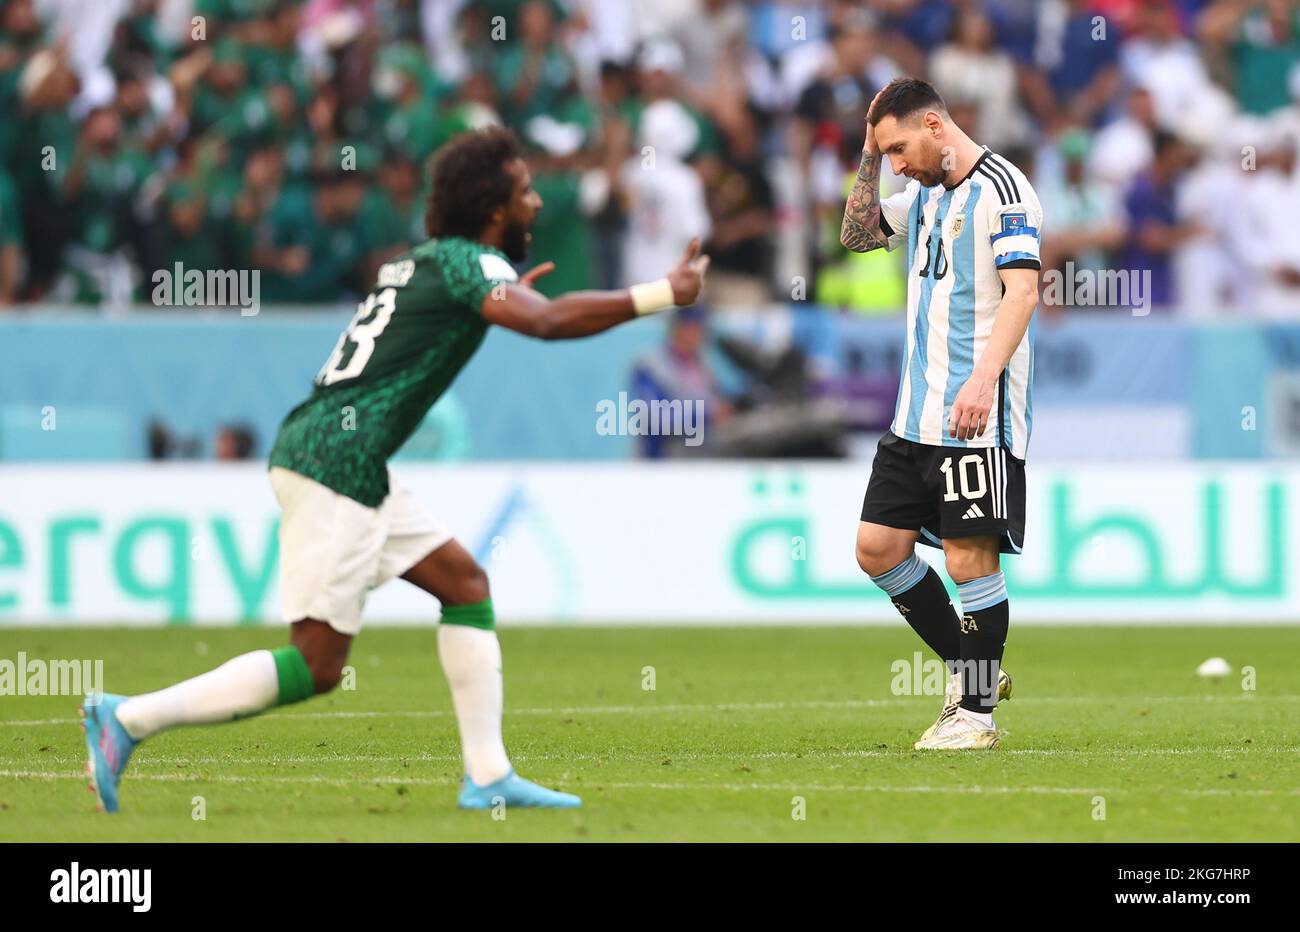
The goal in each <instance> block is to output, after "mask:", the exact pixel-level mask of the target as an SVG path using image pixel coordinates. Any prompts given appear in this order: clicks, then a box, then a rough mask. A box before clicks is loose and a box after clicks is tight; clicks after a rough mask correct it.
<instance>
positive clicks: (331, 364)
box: [271, 237, 517, 508]
mask: <svg viewBox="0 0 1300 932" xmlns="http://www.w3.org/2000/svg"><path fill="white" fill-rule="evenodd" d="M516 280H517V275H516V274H515V270H514V269H513V268H512V267H511V265H510V263H509V262H508V261H507V260H506V257H505V256H504V255H502V254H501V253H500V252H498V251H497V250H495V249H493V248H492V247H490V246H485V245H483V244H482V243H477V242H474V241H472V240H468V239H462V238H460V237H446V238H442V239H432V240H429V241H428V242H426V243H424V244H423V245H421V246H417V247H416V248H415V249H414V250H412V251H411V252H409V253H406V254H405V255H402V256H399V257H398V258H396V259H394V260H393V261H391V262H388V263H386V264H385V265H383V266H381V267H380V269H379V274H378V276H377V281H376V284H375V290H374V291H373V292H372V293H371V294H370V296H369V297H368V298H366V300H365V301H363V302H362V303H361V305H360V306H359V307H358V309H357V313H356V316H355V317H353V318H352V322H351V323H350V324H349V325H348V328H347V329H346V330H345V331H344V332H343V335H342V336H341V337H340V338H339V342H338V345H337V346H335V348H334V352H333V353H332V354H331V355H330V357H329V359H328V360H326V362H325V365H324V366H323V367H322V368H321V370H320V372H319V373H318V374H317V376H316V380H315V387H314V388H313V390H312V393H311V395H310V396H309V397H308V398H307V400H306V401H304V402H303V403H302V404H300V405H298V407H296V408H294V409H293V410H292V411H290V412H289V416H288V417H286V418H285V419H284V423H283V424H282V425H280V432H279V434H278V435H277V436H276V438H275V445H274V446H273V447H272V449H271V465H272V466H283V467H284V468H285V469H290V470H293V471H294V472H296V473H299V474H300V475H304V476H307V477H308V478H309V479H314V480H316V481H317V482H319V483H321V484H322V485H325V486H328V487H329V488H331V489H333V490H334V491H336V492H338V493H340V494H342V495H346V496H348V497H349V498H352V499H355V500H356V501H358V502H360V503H361V504H363V505H366V506H368V507H371V508H375V507H378V506H379V503H380V502H382V501H383V500H384V497H385V496H386V495H388V459H389V457H391V456H392V455H393V454H394V453H396V452H397V450H398V448H400V447H401V446H402V444H403V443H405V442H406V439H407V438H408V437H409V436H410V435H411V433H412V432H413V431H414V430H415V428H416V427H418V426H419V425H420V422H421V421H422V420H423V419H424V416H425V414H426V413H428V411H429V408H430V407H431V406H432V405H433V403H434V402H435V401H437V400H438V398H439V397H440V396H441V395H442V393H443V392H445V391H446V390H447V386H449V385H450V384H451V382H452V380H453V379H455V378H456V374H457V373H458V372H460V370H461V369H463V368H464V367H465V364H466V363H467V362H469V360H470V357H471V356H473V355H474V352H475V351H476V350H477V349H478V348H479V345H480V344H481V343H482V342H483V337H484V336H485V335H486V334H487V328H488V323H487V321H486V320H484V319H483V315H482V312H481V309H482V305H483V299H484V298H485V297H486V296H487V295H488V293H489V292H491V290H492V289H493V288H494V287H496V286H497V285H499V284H502V283H504V282H513V281H516Z"/></svg>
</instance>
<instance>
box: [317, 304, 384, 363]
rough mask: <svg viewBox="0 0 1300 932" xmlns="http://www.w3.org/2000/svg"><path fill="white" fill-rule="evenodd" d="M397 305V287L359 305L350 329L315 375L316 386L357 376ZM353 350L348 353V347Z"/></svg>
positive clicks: (344, 333) (345, 332)
mask: <svg viewBox="0 0 1300 932" xmlns="http://www.w3.org/2000/svg"><path fill="white" fill-rule="evenodd" d="M396 306H397V289H396V288H385V289H384V290H383V291H379V292H375V293H373V294H371V295H370V297H368V298H366V300H365V301H363V302H361V303H360V304H359V305H357V313H356V315H355V316H354V317H353V318H352V322H351V323H350V324H348V328H347V329H346V330H344V331H343V335H342V336H341V337H339V342H338V344H337V345H336V346H335V347H334V352H332V353H330V358H329V359H327V360H325V365H324V366H322V367H321V370H320V372H318V373H317V374H316V384H317V385H333V384H334V383H335V382H341V381H342V380H344V379H355V378H356V377H357V376H359V375H360V374H361V372H362V370H364V369H365V368H366V363H367V362H369V361H370V357H371V355H372V354H373V353H374V352H375V340H376V339H378V337H379V335H380V334H381V333H383V332H384V328H385V327H387V326H388V321H389V320H391V319H392V316H393V310H394V309H395V308H396ZM349 345H351V346H352V347H353V350H352V352H351V354H349V353H348V346H349Z"/></svg>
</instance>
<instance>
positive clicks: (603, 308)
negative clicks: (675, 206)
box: [482, 238, 709, 340]
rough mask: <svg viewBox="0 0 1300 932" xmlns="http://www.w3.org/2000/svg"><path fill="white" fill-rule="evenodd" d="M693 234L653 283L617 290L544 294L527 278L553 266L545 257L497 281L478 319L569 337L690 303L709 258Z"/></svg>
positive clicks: (517, 329)
mask: <svg viewBox="0 0 1300 932" xmlns="http://www.w3.org/2000/svg"><path fill="white" fill-rule="evenodd" d="M699 252H700V241H699V239H698V238H697V239H693V240H691V243H690V245H689V246H687V247H686V254H685V255H683V256H682V258H681V261H680V262H678V263H677V265H675V266H674V267H673V268H672V269H671V270H669V272H668V275H667V276H666V277H664V278H661V279H660V280H659V281H657V282H650V283H648V284H644V285H633V286H632V287H631V288H627V289H623V290H621V291H574V292H570V293H569V294H564V295H560V296H559V297H558V298H553V299H552V298H547V297H546V296H545V295H543V294H541V293H540V292H538V291H535V290H534V289H533V287H532V284H533V282H535V281H537V279H539V278H541V277H542V276H543V275H545V274H546V273H547V272H550V271H551V270H552V269H554V268H555V265H554V263H551V262H546V263H543V264H542V265H539V266H538V267H537V268H535V269H532V270H530V271H529V272H528V273H527V274H525V275H524V277H523V278H522V279H520V280H519V283H518V284H502V285H498V286H497V287H495V288H493V289H492V290H491V291H490V292H488V294H487V295H486V296H485V297H484V298H483V306H482V311H483V318H484V319H485V320H486V321H488V323H492V324H497V325H499V326H502V327H505V328H507V329H509V330H514V331H515V332H516V333H522V334H524V335H525V336H530V337H536V338H538V339H539V340H572V339H576V338H578V337H586V336H591V335H592V334H595V333H600V332H602V331H605V330H608V329H609V328H611V327H614V326H617V325H618V324H621V323H624V322H626V321H629V320H635V319H636V318H637V317H640V316H642V315H645V314H653V313H656V312H657V311H664V310H667V309H668V308H670V307H686V306H688V305H691V304H694V303H695V299H696V298H697V297H698V296H699V293H700V289H701V288H703V286H704V273H705V271H706V270H707V269H708V267H709V257H708V256H701V255H699Z"/></svg>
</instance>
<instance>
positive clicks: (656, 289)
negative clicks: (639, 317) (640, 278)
mask: <svg viewBox="0 0 1300 932" xmlns="http://www.w3.org/2000/svg"><path fill="white" fill-rule="evenodd" d="M628 291H630V292H631V293H632V306H633V307H634V308H636V312H637V313H638V314H657V313H658V312H659V311H666V310H668V309H669V308H670V307H674V306H676V303H677V302H676V301H674V300H673V286H672V282H670V281H668V279H666V278H661V279H659V280H658V281H655V282H644V283H642V284H640V285H633V286H632V287H631V288H629V289H628Z"/></svg>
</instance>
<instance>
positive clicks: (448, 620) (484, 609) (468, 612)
mask: <svg viewBox="0 0 1300 932" xmlns="http://www.w3.org/2000/svg"><path fill="white" fill-rule="evenodd" d="M442 623H443V624H444V625H468V626H469V627H471V628H481V629H483V630H484V631H491V630H492V629H493V628H495V627H496V615H495V614H493V612H492V600H491V599H484V600H483V601H482V602H471V603H470V604H468V605H444V606H443V607H442Z"/></svg>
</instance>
